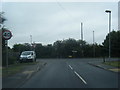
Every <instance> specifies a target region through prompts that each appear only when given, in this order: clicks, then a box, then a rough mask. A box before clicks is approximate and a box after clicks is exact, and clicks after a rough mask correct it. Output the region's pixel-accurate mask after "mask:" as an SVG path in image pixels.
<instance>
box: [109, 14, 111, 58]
mask: <svg viewBox="0 0 120 90" xmlns="http://www.w3.org/2000/svg"><path fill="white" fill-rule="evenodd" d="M110 32H111V12H109V60H110V58H111V40H110V38H111V36H110Z"/></svg>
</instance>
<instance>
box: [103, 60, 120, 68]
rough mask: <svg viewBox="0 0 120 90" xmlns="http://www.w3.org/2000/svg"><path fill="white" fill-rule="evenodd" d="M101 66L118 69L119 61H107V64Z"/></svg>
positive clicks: (119, 66)
mask: <svg viewBox="0 0 120 90" xmlns="http://www.w3.org/2000/svg"><path fill="white" fill-rule="evenodd" d="M103 64H106V65H111V66H114V67H118V68H120V61H108V62H104V63H103Z"/></svg>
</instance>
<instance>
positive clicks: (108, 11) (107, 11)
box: [105, 10, 111, 60]
mask: <svg viewBox="0 0 120 90" xmlns="http://www.w3.org/2000/svg"><path fill="white" fill-rule="evenodd" d="M105 12H106V13H109V60H110V57H111V49H110V48H111V41H110V32H111V11H110V10H106V11H105Z"/></svg>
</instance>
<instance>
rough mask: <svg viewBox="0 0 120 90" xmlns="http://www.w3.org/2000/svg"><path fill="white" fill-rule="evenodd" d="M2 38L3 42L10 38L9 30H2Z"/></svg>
mask: <svg viewBox="0 0 120 90" xmlns="http://www.w3.org/2000/svg"><path fill="white" fill-rule="evenodd" d="M2 36H3V38H4V39H5V40H9V39H10V38H11V37H12V33H11V32H10V31H9V30H4V31H3V33H2Z"/></svg>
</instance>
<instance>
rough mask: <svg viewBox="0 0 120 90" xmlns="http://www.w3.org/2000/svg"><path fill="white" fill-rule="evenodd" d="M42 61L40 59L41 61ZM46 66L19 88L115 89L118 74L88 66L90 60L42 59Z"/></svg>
mask: <svg viewBox="0 0 120 90" xmlns="http://www.w3.org/2000/svg"><path fill="white" fill-rule="evenodd" d="M41 60H42V59H41ZM42 61H43V62H47V64H46V66H45V67H44V68H43V69H42V70H40V71H39V72H37V73H36V74H35V75H34V76H33V77H32V78H31V79H29V80H28V81H27V82H26V83H25V84H24V85H22V86H21V88H117V87H118V74H117V73H114V72H110V71H107V70H104V69H100V68H98V67H94V66H92V65H89V64H88V63H87V62H89V61H92V59H83V60H82V59H57V60H55V59H44V60H42Z"/></svg>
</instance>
